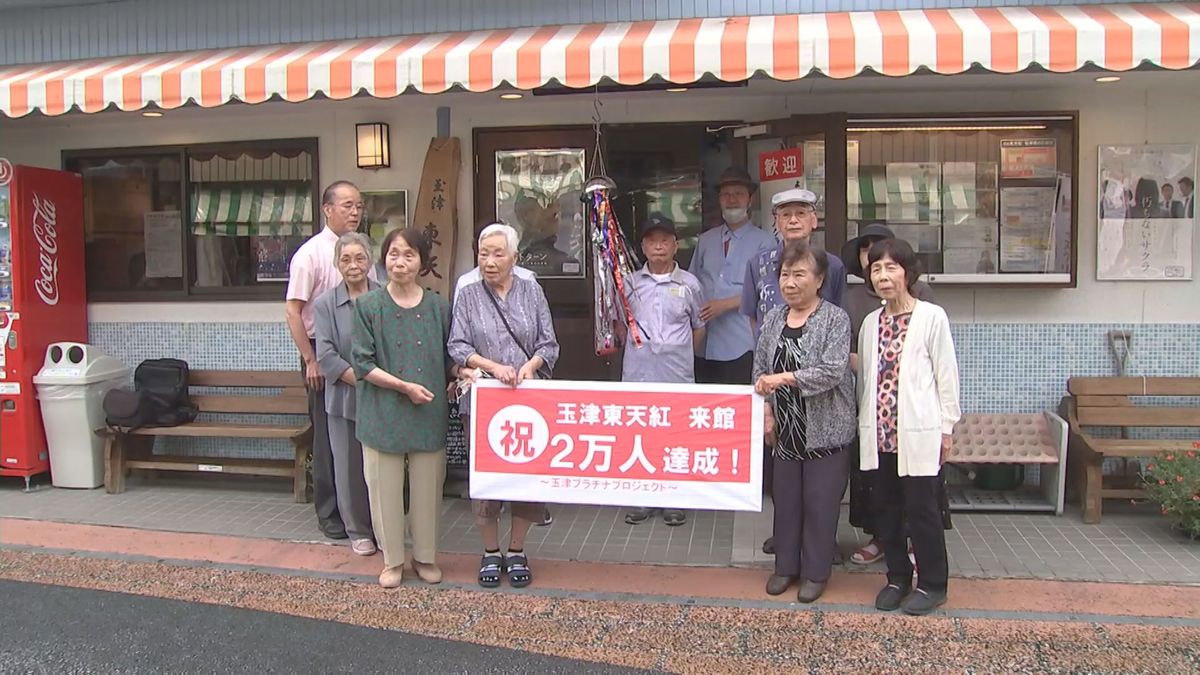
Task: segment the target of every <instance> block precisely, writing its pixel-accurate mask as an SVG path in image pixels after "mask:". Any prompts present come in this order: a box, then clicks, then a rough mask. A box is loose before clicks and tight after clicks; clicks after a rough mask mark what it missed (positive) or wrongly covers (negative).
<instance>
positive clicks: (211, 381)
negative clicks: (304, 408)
mask: <svg viewBox="0 0 1200 675" xmlns="http://www.w3.org/2000/svg"><path fill="white" fill-rule="evenodd" d="M188 380H189V383H190V384H191V386H193V387H274V388H282V387H300V388H303V387H304V378H302V377H301V376H300V371H299V370H296V371H295V372H288V371H278V370H193V371H191V372H190V373H189V374H188Z"/></svg>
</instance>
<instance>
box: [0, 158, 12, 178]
mask: <svg viewBox="0 0 1200 675" xmlns="http://www.w3.org/2000/svg"><path fill="white" fill-rule="evenodd" d="M12 176H13V165H12V162H10V161H8V160H7V159H4V158H3V157H0V185H8V182H9V181H11V180H12Z"/></svg>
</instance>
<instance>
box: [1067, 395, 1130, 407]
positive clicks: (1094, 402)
mask: <svg viewBox="0 0 1200 675" xmlns="http://www.w3.org/2000/svg"><path fill="white" fill-rule="evenodd" d="M1075 402H1076V403H1078V404H1079V406H1080V407H1084V408H1086V407H1092V408H1112V407H1116V406H1121V407H1128V406H1131V405H1133V401H1131V400H1130V399H1129V397H1128V396H1076V397H1075Z"/></svg>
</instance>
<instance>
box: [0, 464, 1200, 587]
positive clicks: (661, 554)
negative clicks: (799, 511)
mask: <svg viewBox="0 0 1200 675" xmlns="http://www.w3.org/2000/svg"><path fill="white" fill-rule="evenodd" d="M202 478H203V477H200V478H199V479H190V480H189V479H157V480H154V481H147V482H134V483H131V485H130V488H129V490H128V491H127V492H125V493H124V494H120V495H108V494H105V492H104V491H103V489H98V490H62V489H54V488H49V487H46V488H42V489H39V490H35V491H34V492H31V493H25V492H23V491H22V490H21V489H20V488H21V483H20V482H19V481H4V482H0V517H14V518H33V519H40V520H53V521H61V522H71V523H88V524H96V525H115V526H122V527H136V528H144V529H152V530H167V531H177V532H199V533H207V534H226V535H238V536H249V537H263V538H272V539H285V540H292V541H324V539H323V538H322V536H321V534H320V532H319V531H318V530H317V528H316V521H315V518H314V516H313V514H312V506H311V505H309V504H296V503H294V502H293V501H292V499H291V494H290V492H289V491H288V490H287V486H286V485H285V484H284V483H282V482H261V481H251V480H247V481H237V480H234V481H230V480H222V481H208V480H202ZM1105 506H1106V513H1105V516H1104V520H1103V522H1102V523H1100V524H1097V525H1085V524H1083V523H1082V522H1081V521H1080V519H1079V515H1078V513H1077V512H1076V511H1073V510H1071V511H1068V512H1067V513H1066V514H1064V515H1063V516H1054V515H1042V514H1013V513H1002V514H986V513H958V514H955V516H954V525H955V527H954V529H953V530H951V531H949V532H947V548H948V550H949V553H950V563H951V570H950V571H951V574H952V575H953V576H956V577H974V578H1027V579H1059V580H1080V581H1114V582H1133V583H1142V582H1155V583H1173V584H1200V544H1197V543H1196V542H1191V541H1188V540H1187V539H1184V538H1182V537H1180V536H1178V535H1176V534H1175V533H1173V532H1171V531H1170V528H1169V527H1168V526H1167V523H1166V521H1165V520H1164V519H1163V518H1161V517H1160V516H1159V515H1158V514H1157V513H1155V512H1154V511H1153V509H1151V508H1148V507H1133V506H1130V505H1128V504H1121V503H1120V502H1112V501H1110V502H1107V503H1106V505H1105ZM443 509H444V511H443V519H442V535H441V550H443V551H446V552H458V553H474V552H476V551H477V550H478V547H479V543H478V538H477V536H476V534H475V532H474V530H473V525H472V518H471V513H470V505H469V503H468V502H466V501H464V500H459V499H447V500H446V501H445V502H444V504H443ZM552 510H553V513H554V519H555V520H554V524H553V525H551V526H549V527H538V528H533V530H532V531H531V532H530V538H529V540H528V543H527V548H528V550H529V551H530V552H531V555H534V556H536V557H540V558H548V559H554V560H589V561H597V562H642V563H652V564H673V565H700V566H722V567H725V566H730V565H752V566H769V565H770V564H771V561H772V558H771V557H770V556H767V555H764V554H763V553H762V552H761V544H762V540H763V539H764V538H766V537H767V536H768V535H769V534H770V528H771V510H770V504H769V502H768V504H767V505H766V507H765V508H764V511H763V513H757V514H749V513H738V514H733V513H728V512H714V511H701V512H693V513H692V514H690V519H689V522H688V523H687V524H686V525H683V526H682V527H674V528H673V527H667V526H666V525H664V524H663V523H662V521H661V519H659V520H656V521H654V522H653V523H646V524H642V525H640V526H637V527H631V526H629V525H626V524H625V523H624V521H623V512H622V510H621V509H616V508H602V507H590V506H571V505H563V506H554V507H552ZM865 542H866V538H865V537H864V536H863V535H862V533H861V532H859V531H858V530H856V529H854V528H852V527H850V525H849V523H848V522H846V519H845V517H844V515H843V519H842V523H841V526H840V530H839V543H840V546H841V548H842V549H843V551H845V552H846V554H847V555H848V554H849V552H851V551H853V550H854V549H855V548H857V547H858V546H860V545H862V544H863V543H865ZM848 567H849V568H851V569H857V568H856V567H855V566H852V565H849V566H848ZM880 569H881V565H880V564H877V565H875V566H872V567H871V568H867V571H870V572H879V571H880Z"/></svg>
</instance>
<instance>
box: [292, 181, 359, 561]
mask: <svg viewBox="0 0 1200 675" xmlns="http://www.w3.org/2000/svg"><path fill="white" fill-rule="evenodd" d="M362 212H363V199H362V194H360V193H359V191H358V188H357V187H355V185H354V184H353V183H351V182H349V181H336V182H334V183H332V184H330V186H329V187H327V188H325V192H324V193H323V194H322V196H321V213H322V214H324V216H325V228H324V229H323V230H321V231H320V232H319V233H318V234H316V235H315V236H313V237H312V238H311V239H309V240H308V241H306V242H304V244H303V245H302V246H301V247H300V248H299V249H297V250H296V254H295V255H294V256H292V261H291V263H290V265H289V268H288V288H287V324H288V331H289V332H290V333H291V334H292V341H293V342H295V343H296V348H297V349H299V350H300V358H301V359H302V368H303V372H304V382H305V385H306V386H307V388H308V414H309V417H311V418H312V425H313V448H312V476H313V502H314V506H315V507H316V509H317V521H318V523H319V524H320V526H321V531H322V532H324V533H325V536H326V537H329V538H330V539H345V538H346V536H347V535H346V526H345V524H344V523H343V522H342V516H341V514H339V513H338V509H337V493H336V490H335V488H334V483H333V453H332V451H331V450H330V446H329V425H328V422H327V421H326V416H325V393H324V388H325V380H324V378H323V377H322V376H321V371H320V369H319V368H318V367H317V351H316V342H315V341H314V332H313V310H312V303H313V301H314V300H316V299H317V298H318V297H319V296H320V295H321V294H322V293H324V292H325V291H327V290H329V289H330V288H333V287H334V286H337V285H338V284H339V283H341V281H342V276H341V274H340V273H339V272H338V270H337V266H336V265H335V264H334V260H333V248H334V245H335V244H336V243H337V240H338V237H341V236H342V235H343V234H346V233H348V232H354V231H355V230H357V229H358V222H359V218H360V217H361V216H362Z"/></svg>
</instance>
